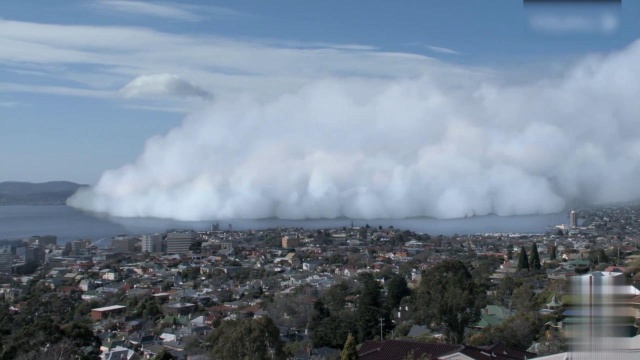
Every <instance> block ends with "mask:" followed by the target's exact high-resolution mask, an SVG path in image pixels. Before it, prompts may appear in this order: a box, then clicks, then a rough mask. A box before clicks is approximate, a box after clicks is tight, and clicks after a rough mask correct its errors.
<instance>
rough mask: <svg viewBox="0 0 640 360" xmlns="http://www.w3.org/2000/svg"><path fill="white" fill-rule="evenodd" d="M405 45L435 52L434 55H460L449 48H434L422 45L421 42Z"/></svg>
mask: <svg viewBox="0 0 640 360" xmlns="http://www.w3.org/2000/svg"><path fill="white" fill-rule="evenodd" d="M407 45H409V46H413V47H418V48H422V49H427V50H429V51H432V52H436V53H439V54H448V55H460V52H459V51H456V50H453V49H450V48H446V47H442V46H434V45H429V44H423V43H421V42H410V43H408V44H407Z"/></svg>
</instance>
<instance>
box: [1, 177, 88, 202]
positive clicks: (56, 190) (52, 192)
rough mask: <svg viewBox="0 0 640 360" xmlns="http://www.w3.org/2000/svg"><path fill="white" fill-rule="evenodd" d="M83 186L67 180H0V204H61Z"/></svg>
mask: <svg viewBox="0 0 640 360" xmlns="http://www.w3.org/2000/svg"><path fill="white" fill-rule="evenodd" d="M83 186H86V185H81V184H76V183H73V182H69V181H50V182H45V183H28V182H19V181H7V182H0V205H62V204H64V203H65V202H66V201H67V198H68V197H69V196H71V195H72V194H73V193H75V192H76V190H78V189H79V188H80V187H83Z"/></svg>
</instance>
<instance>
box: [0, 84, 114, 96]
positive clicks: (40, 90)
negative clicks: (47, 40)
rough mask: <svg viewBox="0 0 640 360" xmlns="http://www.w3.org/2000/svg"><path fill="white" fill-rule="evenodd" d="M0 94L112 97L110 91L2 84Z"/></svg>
mask: <svg viewBox="0 0 640 360" xmlns="http://www.w3.org/2000/svg"><path fill="white" fill-rule="evenodd" d="M0 92H8V93H35V94H47V95H59V96H77V97H89V98H100V99H109V98H113V97H114V93H113V92H112V91H103V90H93V89H79V88H71V87H64V86H50V85H34V84H29V85H27V84H16V83H8V82H2V83H0Z"/></svg>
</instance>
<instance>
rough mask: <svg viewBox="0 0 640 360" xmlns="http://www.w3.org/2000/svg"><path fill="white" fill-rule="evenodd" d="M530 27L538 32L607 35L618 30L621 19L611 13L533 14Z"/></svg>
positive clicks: (530, 18)
mask: <svg viewBox="0 0 640 360" xmlns="http://www.w3.org/2000/svg"><path fill="white" fill-rule="evenodd" d="M529 24H530V26H531V27H532V28H533V29H534V30H537V31H541V32H548V33H557V34H562V33H605V34H609V33H612V32H614V31H616V30H617V29H618V26H619V19H618V18H617V17H616V16H615V15H613V14H609V13H601V14H592V15H587V14H582V15H578V14H571V15H566V14H565V15H559V14H551V13H541V14H532V15H531V16H530V17H529Z"/></svg>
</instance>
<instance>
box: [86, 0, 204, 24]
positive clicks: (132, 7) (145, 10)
mask: <svg viewBox="0 0 640 360" xmlns="http://www.w3.org/2000/svg"><path fill="white" fill-rule="evenodd" d="M93 5H94V6H95V7H98V8H99V9H104V10H111V11H117V12H123V13H128V14H137V15H147V16H156V17H161V18H168V19H176V20H185V21H200V20H202V19H203V17H202V16H200V15H197V14H195V13H193V12H191V11H187V10H184V9H181V8H178V7H176V6H171V5H166V4H162V3H157V2H155V3H150V2H144V1H134V0H99V1H96V2H94V3H93Z"/></svg>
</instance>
